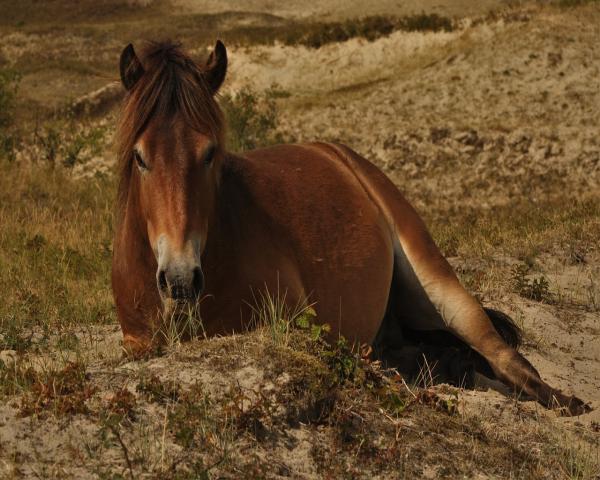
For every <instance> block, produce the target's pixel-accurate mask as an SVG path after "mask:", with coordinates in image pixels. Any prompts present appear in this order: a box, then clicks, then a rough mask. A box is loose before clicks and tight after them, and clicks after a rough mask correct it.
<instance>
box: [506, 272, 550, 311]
mask: <svg viewBox="0 0 600 480" xmlns="http://www.w3.org/2000/svg"><path fill="white" fill-rule="evenodd" d="M528 273H529V267H528V266H527V265H517V266H516V267H515V268H514V269H513V273H512V280H513V285H514V289H515V291H516V292H517V293H518V294H519V295H521V296H522V297H524V298H528V299H530V300H535V301H536V302H541V301H550V300H551V299H552V294H551V293H550V285H549V284H548V280H547V279H546V277H544V276H543V275H542V276H540V277H537V278H533V279H529V278H527V274H528Z"/></svg>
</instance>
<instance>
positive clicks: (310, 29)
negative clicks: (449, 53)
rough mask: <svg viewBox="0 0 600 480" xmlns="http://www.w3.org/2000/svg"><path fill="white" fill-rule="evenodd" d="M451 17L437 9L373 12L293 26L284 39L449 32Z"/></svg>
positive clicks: (313, 43)
mask: <svg viewBox="0 0 600 480" xmlns="http://www.w3.org/2000/svg"><path fill="white" fill-rule="evenodd" d="M453 29H454V24H453V22H452V20H450V19H449V18H447V17H442V16H440V15H437V14H435V13H432V14H425V13H420V14H417V15H407V16H405V17H390V16H381V15H378V16H371V17H365V18H362V19H360V20H355V19H353V20H347V21H345V22H332V23H315V24H312V25H309V26H304V27H303V28H302V29H291V30H290V31H289V33H288V35H287V37H286V38H285V39H284V42H285V43H286V44H287V45H297V44H301V45H306V46H307V47H310V48H319V47H321V46H323V45H326V44H328V43H336V42H345V41H347V40H350V39H351V38H364V39H366V40H368V41H370V42H372V41H374V40H377V39H378V38H381V37H386V36H388V35H390V34H391V33H393V32H395V31H397V30H402V31H406V32H414V31H419V32H439V31H442V30H443V31H446V32H450V31H452V30H453Z"/></svg>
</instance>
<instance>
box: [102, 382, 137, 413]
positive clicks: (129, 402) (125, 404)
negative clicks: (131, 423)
mask: <svg viewBox="0 0 600 480" xmlns="http://www.w3.org/2000/svg"><path fill="white" fill-rule="evenodd" d="M136 405H137V402H136V397H135V395H134V394H133V393H131V392H130V391H129V390H127V389H126V388H121V389H119V390H117V391H116V392H115V393H114V394H113V396H112V397H111V398H110V399H109V401H108V405H107V406H106V413H107V414H109V415H115V416H116V417H117V418H128V419H129V420H134V419H135V407H136Z"/></svg>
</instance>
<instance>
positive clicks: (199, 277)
mask: <svg viewBox="0 0 600 480" xmlns="http://www.w3.org/2000/svg"><path fill="white" fill-rule="evenodd" d="M192 287H193V289H194V294H195V295H196V296H199V295H200V294H201V293H202V291H203V290H204V274H203V273H202V270H201V269H200V267H196V268H194V272H193V278H192Z"/></svg>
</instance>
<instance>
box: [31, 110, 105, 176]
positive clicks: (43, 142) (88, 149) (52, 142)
mask: <svg viewBox="0 0 600 480" xmlns="http://www.w3.org/2000/svg"><path fill="white" fill-rule="evenodd" d="M106 132H107V129H106V128H105V127H90V128H86V127H78V126H76V125H74V124H73V123H72V120H71V119H68V120H61V121H54V122H49V123H47V124H46V125H45V126H44V128H43V129H42V131H41V133H37V140H38V143H39V145H40V146H41V150H42V159H43V160H45V161H46V162H48V163H49V164H50V165H51V166H54V165H56V164H57V163H58V162H60V163H61V164H62V165H63V166H64V167H67V168H73V167H74V166H75V165H77V164H78V163H85V162H86V161H87V160H90V159H91V158H92V157H93V156H94V155H98V154H99V153H100V152H101V151H102V149H103V148H104V146H105V145H104V143H105V142H104V139H105V136H106Z"/></svg>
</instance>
